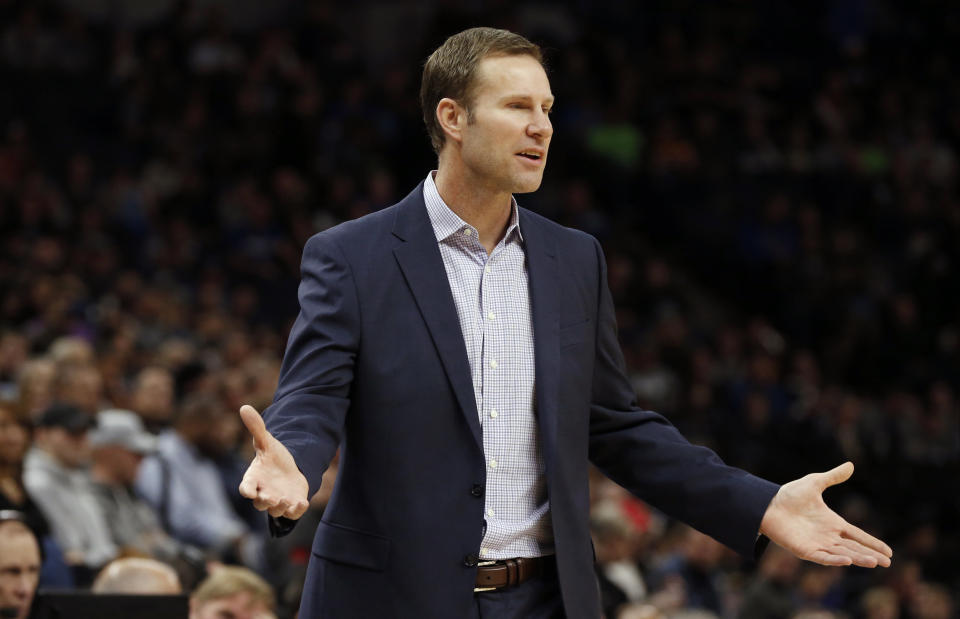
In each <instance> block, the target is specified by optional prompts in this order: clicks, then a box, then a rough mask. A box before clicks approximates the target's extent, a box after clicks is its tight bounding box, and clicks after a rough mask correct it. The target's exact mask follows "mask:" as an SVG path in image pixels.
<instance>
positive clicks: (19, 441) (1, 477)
mask: <svg viewBox="0 0 960 619" xmlns="http://www.w3.org/2000/svg"><path fill="white" fill-rule="evenodd" d="M30 434H31V432H30V426H29V424H28V423H27V422H26V421H25V420H24V419H21V418H20V417H19V416H18V415H17V414H16V413H15V409H14V407H13V405H12V404H10V403H7V402H2V401H0V510H15V511H18V512H21V513H22V514H23V515H24V518H25V520H24V521H25V522H26V523H27V524H28V525H29V526H30V528H31V529H33V531H34V533H35V534H36V535H37V537H38V538H40V537H41V536H43V535H46V533H47V531H48V526H47V521H46V518H44V517H43V513H42V512H41V511H40V508H39V507H37V505H36V503H34V502H33V500H32V499H31V498H30V495H29V494H28V493H27V490H26V488H25V487H24V485H23V458H24V455H25V454H26V453H27V448H28V447H29V445H30Z"/></svg>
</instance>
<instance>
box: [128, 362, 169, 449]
mask: <svg viewBox="0 0 960 619" xmlns="http://www.w3.org/2000/svg"><path fill="white" fill-rule="evenodd" d="M173 392H174V389H173V376H172V375H171V374H170V370H167V369H166V368H162V367H157V366H150V367H146V368H143V369H142V370H140V372H139V373H138V374H137V377H136V379H135V380H134V383H133V390H132V393H131V394H130V407H131V408H132V409H133V410H134V411H136V413H137V414H138V415H140V418H141V419H143V423H144V424H145V425H146V426H147V429H149V430H150V431H151V432H153V433H154V434H157V433H159V432H161V431H163V430H166V429H167V428H169V427H170V424H171V422H172V417H173V395H174V394H173Z"/></svg>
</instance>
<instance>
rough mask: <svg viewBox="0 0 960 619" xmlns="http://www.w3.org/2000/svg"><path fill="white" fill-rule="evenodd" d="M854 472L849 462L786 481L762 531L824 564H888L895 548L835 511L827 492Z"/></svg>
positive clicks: (788, 547)
mask: <svg viewBox="0 0 960 619" xmlns="http://www.w3.org/2000/svg"><path fill="white" fill-rule="evenodd" d="M852 474H853V463H851V462H845V463H844V464H841V465H840V466H838V467H836V468H835V469H833V470H831V471H828V472H826V473H812V474H810V475H807V476H805V477H801V478H800V479H797V480H794V481H791V482H790V483H788V484H784V485H783V486H782V487H781V488H780V490H779V492H777V494H776V496H774V497H773V500H772V501H771V502H770V506H769V507H768V508H767V512H766V513H765V514H764V516H763V521H762V522H761V524H760V532H761V533H763V534H764V535H766V536H767V537H769V538H770V539H771V540H772V541H774V542H776V543H777V544H779V545H780V546H783V547H784V548H786V549H787V550H789V551H790V552H792V553H793V554H795V555H796V556H798V557H800V558H801V559H806V560H807V561H813V562H815V563H820V564H822V565H859V566H861V567H877V566H878V565H880V566H883V567H887V566H889V565H890V557H892V556H893V551H892V550H891V549H890V547H889V546H887V545H886V544H885V543H883V542H882V541H881V540H879V539H877V538H875V537H873V536H872V535H870V534H869V533H866V532H865V531H863V530H862V529H859V528H857V527H855V526H853V525H852V524H850V523H848V522H847V521H846V520H844V519H843V518H841V517H840V516H839V515H837V513H836V512H834V511H833V510H831V509H830V508H829V507H827V504H826V503H824V501H823V491H824V490H826V489H827V488H829V487H830V486H833V485H836V484H839V483H842V482H844V481H846V480H847V479H849V478H850V476H851V475H852Z"/></svg>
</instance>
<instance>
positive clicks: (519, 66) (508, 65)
mask: <svg viewBox="0 0 960 619" xmlns="http://www.w3.org/2000/svg"><path fill="white" fill-rule="evenodd" d="M473 94H474V97H502V96H510V95H514V94H518V95H526V96H533V97H537V98H540V99H552V98H553V93H552V92H551V90H550V80H549V79H547V72H546V71H544V70H543V66H542V65H541V64H540V63H539V62H537V59H536V58H534V57H533V56H527V55H521V56H487V57H486V58H484V59H483V60H481V61H480V63H479V64H478V65H477V75H476V80H475V82H474V86H473Z"/></svg>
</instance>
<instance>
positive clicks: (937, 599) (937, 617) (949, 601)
mask: <svg viewBox="0 0 960 619" xmlns="http://www.w3.org/2000/svg"><path fill="white" fill-rule="evenodd" d="M955 605H956V601H955V600H954V596H953V595H951V593H950V591H949V590H948V589H947V588H946V587H944V586H943V585H940V584H936V583H923V584H921V585H920V587H919V589H918V590H917V594H916V596H914V598H913V601H912V602H911V604H910V617H911V619H953V618H954V617H956V614H955V610H956V606H955Z"/></svg>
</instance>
